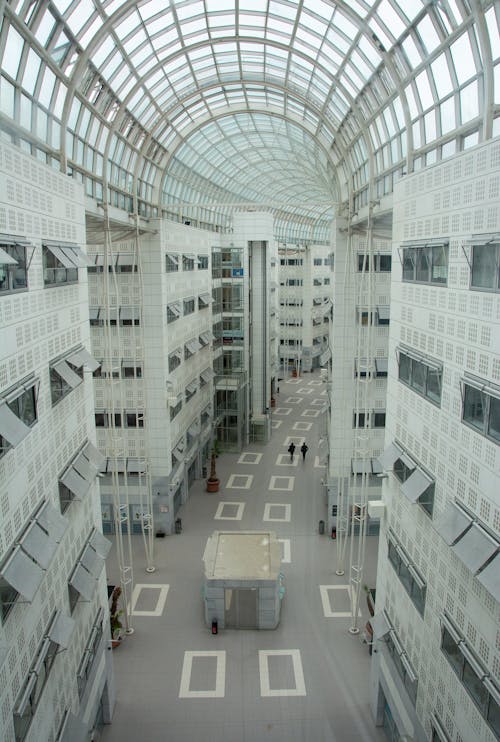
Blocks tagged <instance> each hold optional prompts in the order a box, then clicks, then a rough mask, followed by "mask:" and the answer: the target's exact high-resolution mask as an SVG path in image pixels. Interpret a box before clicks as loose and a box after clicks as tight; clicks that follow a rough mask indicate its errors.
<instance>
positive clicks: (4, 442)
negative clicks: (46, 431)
mask: <svg viewBox="0 0 500 742" xmlns="http://www.w3.org/2000/svg"><path fill="white" fill-rule="evenodd" d="M37 414H38V413H37V404H36V386H35V381H30V382H29V383H27V384H23V386H22V388H21V389H19V391H17V390H15V391H14V392H13V393H11V394H9V395H6V396H5V397H4V398H3V399H1V400H0V458H1V457H2V456H3V455H4V454H5V453H6V452H7V451H8V450H9V449H10V448H11V447H12V446H17V445H18V444H19V443H20V442H21V441H22V440H23V439H24V438H25V437H26V436H27V435H28V433H29V431H30V428H31V427H32V426H33V425H34V424H35V423H36V421H37Z"/></svg>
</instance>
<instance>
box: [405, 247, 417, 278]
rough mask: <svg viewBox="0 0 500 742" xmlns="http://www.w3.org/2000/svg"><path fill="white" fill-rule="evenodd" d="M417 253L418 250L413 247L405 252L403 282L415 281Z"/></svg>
mask: <svg viewBox="0 0 500 742" xmlns="http://www.w3.org/2000/svg"><path fill="white" fill-rule="evenodd" d="M415 253H416V250H415V249H414V248H411V247H407V248H405V249H404V250H403V281H414V280H415Z"/></svg>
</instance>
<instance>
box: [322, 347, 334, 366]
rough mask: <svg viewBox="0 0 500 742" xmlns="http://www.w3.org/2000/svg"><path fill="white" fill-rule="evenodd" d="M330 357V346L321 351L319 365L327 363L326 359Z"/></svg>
mask: <svg viewBox="0 0 500 742" xmlns="http://www.w3.org/2000/svg"><path fill="white" fill-rule="evenodd" d="M331 357H332V352H331V350H330V348H328V349H327V350H324V351H323V352H322V353H321V355H320V357H319V363H320V365H321V366H325V365H326V364H327V363H328V361H329V360H330V358H331Z"/></svg>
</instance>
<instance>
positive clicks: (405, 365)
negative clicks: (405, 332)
mask: <svg viewBox="0 0 500 742" xmlns="http://www.w3.org/2000/svg"><path fill="white" fill-rule="evenodd" d="M410 377H411V358H409V357H408V356H405V354H404V353H400V354H399V379H400V381H404V382H405V383H406V384H409V383H410Z"/></svg>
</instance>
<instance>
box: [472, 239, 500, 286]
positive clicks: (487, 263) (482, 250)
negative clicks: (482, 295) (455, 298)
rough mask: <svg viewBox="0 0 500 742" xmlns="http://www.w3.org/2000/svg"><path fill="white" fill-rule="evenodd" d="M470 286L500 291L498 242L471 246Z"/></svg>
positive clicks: (499, 248)
mask: <svg viewBox="0 0 500 742" xmlns="http://www.w3.org/2000/svg"><path fill="white" fill-rule="evenodd" d="M471 263H472V264H471V284H470V285H471V288H473V289H482V290H484V291H500V242H492V243H489V244H487V245H473V246H472V261H471Z"/></svg>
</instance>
